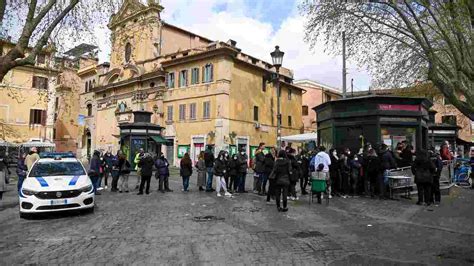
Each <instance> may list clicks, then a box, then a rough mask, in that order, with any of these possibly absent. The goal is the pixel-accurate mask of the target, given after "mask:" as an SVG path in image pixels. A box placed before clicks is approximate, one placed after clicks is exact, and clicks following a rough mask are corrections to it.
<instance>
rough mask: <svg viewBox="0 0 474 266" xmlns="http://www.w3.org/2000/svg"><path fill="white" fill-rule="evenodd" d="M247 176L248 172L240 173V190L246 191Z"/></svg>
mask: <svg viewBox="0 0 474 266" xmlns="http://www.w3.org/2000/svg"><path fill="white" fill-rule="evenodd" d="M246 177H247V173H240V178H239V188H238V191H239V192H244V191H245V178H246Z"/></svg>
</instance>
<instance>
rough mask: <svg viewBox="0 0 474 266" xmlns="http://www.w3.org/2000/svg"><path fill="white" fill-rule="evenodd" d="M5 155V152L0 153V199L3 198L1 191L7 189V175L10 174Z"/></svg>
mask: <svg viewBox="0 0 474 266" xmlns="http://www.w3.org/2000/svg"><path fill="white" fill-rule="evenodd" d="M7 156H8V154H6V153H5V154H1V155H0V200H1V199H2V198H3V193H4V192H5V191H7V184H8V183H7V176H8V175H10V169H8V160H7Z"/></svg>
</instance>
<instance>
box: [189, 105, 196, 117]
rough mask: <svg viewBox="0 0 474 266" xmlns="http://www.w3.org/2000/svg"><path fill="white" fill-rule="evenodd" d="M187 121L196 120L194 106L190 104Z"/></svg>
mask: <svg viewBox="0 0 474 266" xmlns="http://www.w3.org/2000/svg"><path fill="white" fill-rule="evenodd" d="M189 119H191V120H196V104H195V103H191V104H190V105H189Z"/></svg>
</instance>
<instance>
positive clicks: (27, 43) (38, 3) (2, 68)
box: [0, 0, 122, 81]
mask: <svg viewBox="0 0 474 266" xmlns="http://www.w3.org/2000/svg"><path fill="white" fill-rule="evenodd" d="M121 2H122V1H121V0H101V1H95V0H59V1H58V0H29V1H26V0H8V1H7V0H0V36H1V35H4V36H5V35H18V38H15V39H17V40H15V41H16V43H15V47H14V48H13V49H11V50H9V51H8V52H7V53H6V54H4V55H2V54H0V55H1V56H0V81H2V80H3V78H4V76H5V75H6V74H7V73H8V71H10V70H11V69H13V68H15V67H18V66H24V65H33V64H34V63H35V58H36V56H37V55H39V54H40V53H41V52H42V51H43V49H45V48H46V47H47V45H48V44H49V43H51V44H52V46H53V47H58V46H60V45H61V44H63V42H67V41H72V42H74V41H77V40H78V39H80V38H81V37H82V38H83V37H84V34H89V36H91V35H92V34H91V33H92V31H93V29H94V27H95V26H96V25H98V24H103V23H102V22H103V21H104V20H106V19H108V18H109V17H110V15H111V14H112V13H113V12H114V11H116V10H117V9H118V7H119V6H120V4H121ZM89 39H92V38H90V37H89Z"/></svg>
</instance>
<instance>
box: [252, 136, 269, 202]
mask: <svg viewBox="0 0 474 266" xmlns="http://www.w3.org/2000/svg"><path fill="white" fill-rule="evenodd" d="M264 146H265V143H263V142H262V143H260V144H259V145H258V148H257V150H256V151H255V174H256V176H257V182H255V184H254V185H255V189H254V190H255V192H257V193H258V194H259V195H264V194H265V191H264V189H263V190H262V185H263V183H264V182H265V183H267V178H268V177H267V176H266V175H265V154H264V153H263V148H264Z"/></svg>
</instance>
